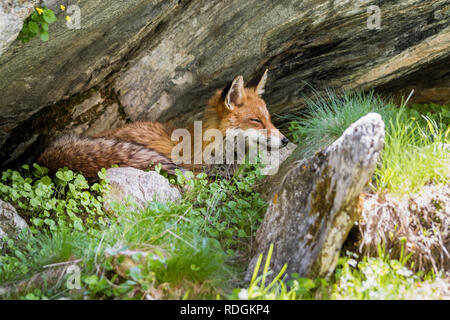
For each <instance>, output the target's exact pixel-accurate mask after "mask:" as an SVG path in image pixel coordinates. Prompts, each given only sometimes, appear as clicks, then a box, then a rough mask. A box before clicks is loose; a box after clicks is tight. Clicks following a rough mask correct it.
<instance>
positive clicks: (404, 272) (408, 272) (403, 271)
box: [397, 268, 413, 277]
mask: <svg viewBox="0 0 450 320" xmlns="http://www.w3.org/2000/svg"><path fill="white" fill-rule="evenodd" d="M397 273H398V274H399V275H401V276H404V277H410V276H412V275H413V272H412V271H411V270H408V269H406V268H401V269H399V270H397Z"/></svg>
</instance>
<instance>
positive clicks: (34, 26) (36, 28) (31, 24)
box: [28, 21, 39, 34]
mask: <svg viewBox="0 0 450 320" xmlns="http://www.w3.org/2000/svg"><path fill="white" fill-rule="evenodd" d="M28 30H30V31H31V32H32V33H34V34H37V33H38V32H39V26H38V24H37V23H36V22H34V21H30V22H28Z"/></svg>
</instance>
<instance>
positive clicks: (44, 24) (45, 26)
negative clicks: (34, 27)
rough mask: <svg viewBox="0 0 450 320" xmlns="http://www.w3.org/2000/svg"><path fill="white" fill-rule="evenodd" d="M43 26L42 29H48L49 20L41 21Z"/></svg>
mask: <svg viewBox="0 0 450 320" xmlns="http://www.w3.org/2000/svg"><path fill="white" fill-rule="evenodd" d="M41 27H42V30H44V31H48V23H47V22H41Z"/></svg>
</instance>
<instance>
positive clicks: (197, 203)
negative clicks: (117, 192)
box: [0, 165, 265, 298]
mask: <svg viewBox="0 0 450 320" xmlns="http://www.w3.org/2000/svg"><path fill="white" fill-rule="evenodd" d="M34 168H35V170H34V171H33V172H31V173H30V170H29V168H28V167H24V174H23V175H22V174H20V173H19V172H17V171H12V170H8V171H6V172H4V177H3V180H2V182H3V183H2V184H1V185H0V188H1V189H0V190H1V192H2V193H1V195H2V198H3V199H5V200H8V201H10V202H11V203H13V204H15V206H17V207H19V208H20V209H21V210H22V211H21V215H22V216H23V217H26V218H27V220H28V221H29V222H31V223H32V225H33V227H32V228H30V230H24V231H23V232H22V233H21V234H20V235H19V237H18V239H16V240H13V239H6V248H5V249H6V250H5V253H6V254H4V255H3V256H1V257H0V282H9V281H18V280H22V279H27V278H29V277H30V276H31V275H32V274H35V273H37V272H42V271H43V270H44V269H45V266H48V265H51V264H55V263H61V262H62V263H64V262H67V261H69V262H70V261H77V262H79V266H80V267H81V268H82V284H83V288H84V291H82V292H79V291H73V292H69V293H68V292H67V290H66V289H65V288H64V283H62V284H60V286H61V287H60V288H55V287H54V286H53V287H52V290H43V289H42V288H41V287H40V286H39V285H38V286H36V287H37V288H38V289H39V290H40V291H37V292H34V291H33V292H32V295H31V296H29V295H26V292H16V293H14V294H16V295H18V296H22V295H25V297H28V298H30V297H31V298H50V297H53V298H54V297H60V296H65V295H69V296H71V297H72V298H74V297H75V298H76V297H79V298H81V297H83V296H88V297H91V298H108V297H113V296H116V297H117V296H118V297H128V298H142V297H143V296H145V295H147V294H150V295H156V296H158V297H171V298H182V297H183V296H184V295H186V296H189V297H192V298H201V297H215V296H216V295H217V294H221V293H224V292H226V291H224V290H225V289H227V287H229V286H230V285H232V284H233V283H234V282H237V281H238V280H239V279H238V277H237V276H236V274H238V273H239V272H240V271H242V266H243V263H242V260H246V259H247V257H248V255H249V250H250V248H251V247H250V243H251V241H249V240H250V239H251V237H252V235H253V234H254V232H255V231H256V229H257V227H258V224H259V223H260V221H261V219H262V213H263V212H264V208H265V202H264V201H262V199H261V198H260V197H259V195H258V194H257V193H255V192H254V191H253V190H252V188H251V187H252V185H253V184H254V183H255V180H256V179H258V178H259V177H260V176H261V175H260V173H259V168H253V170H243V171H242V172H241V174H239V177H233V178H232V179H231V180H225V179H221V178H218V179H216V180H215V181H213V182H208V180H207V177H206V175H204V174H199V175H198V176H197V177H194V176H193V174H191V173H187V174H184V175H183V174H182V173H181V172H178V173H177V175H176V176H175V177H172V178H171V179H170V180H171V182H172V183H174V184H177V185H178V186H179V187H183V188H185V189H187V190H188V191H186V192H185V195H184V199H183V201H182V202H181V203H176V204H175V203H168V204H162V203H151V204H150V205H149V206H148V208H146V209H145V210H143V211H140V210H130V205H132V203H130V204H129V205H127V206H119V205H117V204H112V208H113V210H112V212H109V213H105V212H103V211H101V204H102V202H103V198H102V193H103V192H105V191H106V190H107V186H106V182H105V180H104V176H103V175H104V172H100V173H99V177H100V183H97V184H94V185H93V186H91V187H89V186H88V185H87V184H86V183H85V180H84V178H82V176H81V175H79V174H74V173H73V172H71V171H70V170H67V169H61V170H60V171H58V173H57V174H56V177H55V179H54V180H52V179H50V178H49V177H48V176H47V175H45V174H46V171H45V169H44V168H41V167H39V166H37V165H34ZM43 188H46V189H45V190H43ZM14 191H15V192H14ZM41 191H42V192H41ZM35 199H36V200H35ZM97 204H100V210H97V209H98V208H97ZM75 213H78V216H77V218H79V219H80V220H78V219H74V217H73V215H75ZM94 218H95V219H98V220H99V221H100V219H101V221H102V223H100V222H99V223H94ZM38 219H40V220H38ZM80 224H81V226H82V227H80ZM127 250H128V251H130V250H132V251H133V252H134V254H133V255H132V257H131V258H130V259H131V260H132V267H130V268H125V269H124V270H122V269H123V267H122V264H123V262H124V261H123V260H124V259H125V258H124V257H123V256H121V253H122V252H123V251H127ZM144 256H145V257H146V258H145V259H142V257H144ZM118 257H119V258H118ZM125 260H126V259H125ZM239 261H241V263H238V262H239ZM127 263H129V262H127ZM225 280H227V281H225ZM228 289H230V288H228Z"/></svg>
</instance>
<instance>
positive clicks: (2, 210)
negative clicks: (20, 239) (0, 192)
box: [0, 200, 28, 243]
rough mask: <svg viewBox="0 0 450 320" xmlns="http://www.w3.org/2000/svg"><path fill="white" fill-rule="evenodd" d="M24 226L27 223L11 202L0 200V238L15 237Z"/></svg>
mask: <svg viewBox="0 0 450 320" xmlns="http://www.w3.org/2000/svg"><path fill="white" fill-rule="evenodd" d="M26 227H28V225H27V223H26V222H25V220H23V219H22V218H21V217H20V216H19V215H18V214H17V211H16V209H15V208H14V207H13V206H12V205H11V204H9V203H7V202H5V201H3V200H0V240H1V239H2V238H3V237H6V236H7V237H9V238H13V237H15V236H16V235H17V234H18V233H19V232H20V230H22V229H23V228H26ZM0 243H1V241H0Z"/></svg>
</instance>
